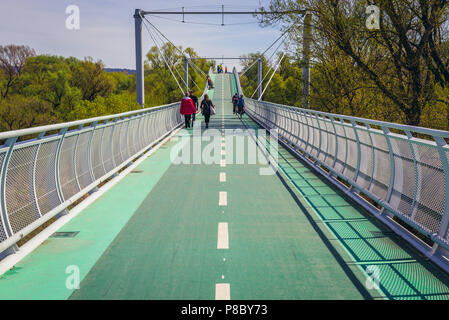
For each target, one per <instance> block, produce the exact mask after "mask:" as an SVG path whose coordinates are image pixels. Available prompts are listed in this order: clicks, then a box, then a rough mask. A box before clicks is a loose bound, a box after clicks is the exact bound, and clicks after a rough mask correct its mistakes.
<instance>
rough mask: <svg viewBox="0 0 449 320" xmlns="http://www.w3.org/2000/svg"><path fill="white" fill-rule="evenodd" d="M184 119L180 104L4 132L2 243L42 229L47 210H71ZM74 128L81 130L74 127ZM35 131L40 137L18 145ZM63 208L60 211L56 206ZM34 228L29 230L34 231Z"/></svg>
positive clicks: (1, 151) (0, 208)
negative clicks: (73, 204)
mask: <svg viewBox="0 0 449 320" xmlns="http://www.w3.org/2000/svg"><path fill="white" fill-rule="evenodd" d="M97 119H100V120H97ZM182 122H183V121H182V118H181V115H180V114H179V104H178V103H175V104H171V105H167V106H162V107H155V108H151V109H145V110H141V111H136V112H130V113H127V114H122V115H117V116H114V115H113V116H106V117H101V118H96V119H87V120H83V121H78V122H73V123H67V124H57V125H52V126H47V127H42V130H41V131H40V128H33V129H26V130H25V131H26V133H23V134H22V131H17V135H16V136H14V134H15V133H16V131H13V132H6V133H0V136H2V135H3V136H7V138H3V140H6V141H7V143H6V144H5V145H4V146H3V147H1V148H0V169H1V170H0V177H1V184H0V194H1V198H0V200H1V206H0V213H1V215H0V246H1V247H2V248H3V249H6V248H7V245H8V246H10V245H12V244H14V242H15V241H17V238H18V237H13V236H15V235H16V233H18V232H19V231H21V230H23V229H24V228H26V227H27V226H29V225H30V224H33V228H35V227H37V226H38V225H39V222H37V224H34V222H35V221H37V220H39V219H40V218H43V215H46V214H47V213H50V212H52V215H55V214H57V213H59V212H60V210H59V207H62V208H66V207H67V206H68V205H70V203H71V201H70V200H73V199H78V198H79V197H81V196H82V195H83V193H87V192H88V191H90V190H88V189H89V188H90V187H93V186H95V185H98V184H99V183H100V182H101V181H102V180H104V179H105V178H106V177H108V176H110V175H111V174H112V173H114V172H115V171H117V170H118V169H120V168H121V167H123V166H124V165H126V164H127V162H129V161H130V160H131V159H132V158H134V157H136V156H138V155H140V154H142V153H143V152H144V151H145V150H146V149H147V148H148V147H150V146H151V144H153V143H154V142H156V140H158V139H160V138H162V137H163V136H165V135H166V134H167V133H169V132H170V131H172V130H174V129H175V128H177V127H179V126H180V125H181V124H182ZM75 124H76V125H75ZM84 124H86V125H90V126H86V127H84ZM73 127H78V128H77V129H73V130H69V129H70V128H73ZM44 128H45V129H47V130H44ZM27 130H28V131H27ZM57 130H59V133H58V134H53V135H49V136H45V132H46V131H53V132H54V131H57ZM29 131H33V133H34V134H36V135H37V134H39V137H38V138H36V139H34V140H29V141H24V142H21V143H16V141H17V139H18V138H19V137H20V136H21V135H28V134H30V133H29ZM88 187H89V188H88ZM61 205H63V206H61ZM57 207H58V210H59V212H56V210H53V209H56V208H57ZM61 210H63V209H61ZM42 221H43V220H42ZM40 224H42V222H41V223H40ZM28 229H29V230H28ZM28 229H27V233H29V232H30V231H31V230H32V229H30V228H28ZM21 236H23V233H22V235H21ZM9 238H12V239H9ZM8 239H9V240H8ZM10 242H11V243H10Z"/></svg>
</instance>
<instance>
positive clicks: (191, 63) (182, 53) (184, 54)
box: [143, 16, 206, 76]
mask: <svg viewBox="0 0 449 320" xmlns="http://www.w3.org/2000/svg"><path fill="white" fill-rule="evenodd" d="M143 18H144V19H145V20H146V21H147V22H148V23H149V24H150V26H152V27H153V28H154V29H155V30H156V31H157V33H158V34H160V35H161V36H162V37H163V38H164V39H165V40H167V41H168V42H169V43H170V44H171V45H172V46H173V47H174V48H175V49H176V50H177V51H178V52H180V53H181V55H182V56H184V57H186V58H187V55H189V54H188V53H187V54H186V52H185V51H182V50H181V49H179V48H178V47H177V46H176V45H175V44H174V43H173V42H172V41H170V39H168V38H167V37H166V36H165V35H164V34H163V33H162V32H161V31H160V30H159V29H158V28H157V27H156V26H155V25H154V24H153V23H151V22H150V21H149V20H148V19H147V18H146V17H145V16H144V17H143ZM189 58H191V57H190V55H189ZM189 60H191V59H188V61H187V63H189V62H190V65H191V66H192V67H194V68H196V69H197V70H198V71H200V72H201V73H202V74H203V75H204V76H206V74H205V73H204V72H203V70H201V69H200V68H198V67H197V66H196V65H195V63H193V62H192V61H189Z"/></svg>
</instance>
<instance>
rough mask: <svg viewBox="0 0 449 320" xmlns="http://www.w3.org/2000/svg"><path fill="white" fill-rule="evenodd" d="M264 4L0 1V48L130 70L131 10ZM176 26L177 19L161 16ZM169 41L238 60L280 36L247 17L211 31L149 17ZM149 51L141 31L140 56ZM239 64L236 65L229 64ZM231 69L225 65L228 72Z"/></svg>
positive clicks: (198, 19)
mask: <svg viewBox="0 0 449 320" xmlns="http://www.w3.org/2000/svg"><path fill="white" fill-rule="evenodd" d="M268 3H269V0H260V1H259V0H245V1H244V2H243V1H238V0H228V1H226V2H221V1H213V0H210V1H204V0H188V1H187V0H182V1H181V0H165V1H162V0H152V1H148V0H147V1H139V0H126V1H125V0H121V1H120V0H70V1H65V0H38V1H36V0H1V1H0V44H1V45H6V44H10V43H13V44H21V45H29V46H30V47H32V48H34V49H35V50H36V52H37V53H38V54H55V55H62V56H65V57H69V56H74V57H77V58H80V59H83V58H84V57H87V56H91V57H93V58H94V59H95V60H97V59H101V60H102V61H103V62H104V63H105V65H106V66H107V67H111V68H130V69H135V49H134V45H135V44H134V18H133V14H134V10H135V9H136V8H140V9H143V10H159V9H168V8H173V9H175V8H176V9H179V10H180V9H181V7H182V6H185V7H186V8H185V10H186V11H188V10H214V9H215V10H220V9H221V5H222V4H224V5H225V9H227V10H234V11H243V10H250V9H252V10H254V9H255V8H257V7H259V5H260V4H262V5H267V4H268ZM69 5H76V6H78V7H79V9H80V29H79V30H68V29H67V28H66V27H65V23H66V19H67V17H68V15H67V14H66V13H65V11H66V8H67V6H69ZM163 17H165V18H169V19H176V20H181V19H182V17H181V16H163ZM148 18H149V19H150V21H151V22H152V23H154V24H155V25H156V26H157V27H158V28H159V29H160V30H161V31H162V32H163V33H164V34H165V35H166V36H167V37H168V39H170V40H171V41H173V42H174V43H175V44H176V45H182V46H183V47H188V46H190V47H193V48H194V49H195V51H196V52H197V53H198V54H200V55H201V56H209V57H210V56H214V57H215V56H218V57H221V56H222V55H224V56H227V57H231V56H232V57H239V56H240V55H242V54H247V53H249V52H257V51H263V50H264V49H265V48H267V47H268V46H269V45H270V44H271V43H272V42H273V41H274V40H275V39H276V38H277V37H278V36H279V35H280V33H279V30H278V28H276V27H269V28H261V27H260V26H259V25H258V24H257V23H255V22H256V21H255V19H254V18H253V17H252V16H240V15H239V16H226V17H225V23H229V24H235V23H250V22H253V23H252V24H240V25H228V26H224V27H223V26H220V25H218V26H215V25H200V24H191V23H182V22H176V21H171V20H166V19H162V18H160V17H151V16H149V17H148ZM185 20H186V22H194V23H217V24H220V23H221V16H198V15H190V16H189V15H186V17H185ZM151 45H152V42H151V39H150V37H149V35H148V33H147V31H146V30H145V29H144V51H145V52H146V51H148V49H149V48H150V46H151ZM234 63H238V62H234ZM234 63H231V62H229V61H228V62H227V63H225V64H227V65H228V66H229V67H232V65H233V64H234Z"/></svg>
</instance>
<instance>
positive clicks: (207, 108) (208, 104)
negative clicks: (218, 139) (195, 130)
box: [201, 94, 215, 129]
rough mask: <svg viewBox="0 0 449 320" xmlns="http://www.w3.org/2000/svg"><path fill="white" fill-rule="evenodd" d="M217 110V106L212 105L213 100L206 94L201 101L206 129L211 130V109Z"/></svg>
mask: <svg viewBox="0 0 449 320" xmlns="http://www.w3.org/2000/svg"><path fill="white" fill-rule="evenodd" d="M212 108H215V105H214V104H213V103H212V100H211V99H210V98H209V96H208V95H207V94H206V95H204V99H203V101H201V114H202V115H203V116H204V121H205V122H206V129H207V128H209V119H210V115H211V113H212V112H211V111H212V110H211V109H212Z"/></svg>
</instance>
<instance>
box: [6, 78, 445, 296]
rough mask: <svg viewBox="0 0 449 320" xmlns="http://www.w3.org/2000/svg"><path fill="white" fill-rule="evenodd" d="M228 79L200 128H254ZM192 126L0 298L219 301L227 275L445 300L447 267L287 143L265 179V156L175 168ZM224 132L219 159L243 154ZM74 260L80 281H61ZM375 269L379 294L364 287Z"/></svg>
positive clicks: (255, 291) (236, 283) (260, 283)
mask: <svg viewBox="0 0 449 320" xmlns="http://www.w3.org/2000/svg"><path fill="white" fill-rule="evenodd" d="M232 81H233V75H230V74H219V75H216V76H215V79H214V85H215V89H214V90H213V91H214V92H211V94H212V95H211V96H213V100H214V103H215V105H216V106H217V114H216V115H215V116H213V117H212V120H211V123H210V126H209V128H210V129H212V130H210V131H209V133H208V132H204V131H203V132H204V135H205V136H211V137H212V138H213V137H217V136H218V137H219V139H220V143H221V142H222V141H221V134H222V131H223V129H246V128H254V129H256V128H257V126H256V124H255V123H254V122H252V121H251V120H250V119H249V118H248V117H247V116H246V115H245V116H244V117H243V120H240V119H238V118H237V117H236V116H235V115H233V114H232V104H231V95H232V93H234V92H231V91H234V90H235V84H233V83H232ZM231 88H232V89H231ZM198 118H199V119H198V120H197V121H198V122H199V121H201V120H202V117H198ZM201 126H202V128H203V130H204V126H205V125H204V122H202V123H201ZM192 134H193V131H192V130H185V129H182V130H181V131H180V132H179V134H178V135H177V137H175V138H173V139H172V140H171V141H169V142H167V143H166V144H165V145H164V146H162V147H161V148H160V149H159V150H158V151H157V152H155V153H154V154H153V155H152V156H150V157H149V158H148V159H146V160H145V161H144V162H142V163H141V164H140V165H139V166H138V167H137V168H136V170H135V173H130V174H128V175H127V176H126V177H124V178H123V179H122V180H121V181H120V182H119V183H118V184H116V185H115V186H114V187H112V188H111V189H110V190H109V191H108V192H106V193H105V194H103V195H102V196H101V197H100V198H99V199H98V200H97V201H95V202H94V203H93V204H91V205H90V206H88V207H87V208H86V209H85V210H84V211H83V212H81V213H80V214H79V215H78V216H76V217H75V218H74V219H72V220H71V221H70V222H69V223H67V224H66V225H65V226H64V227H62V228H61V229H60V230H59V231H78V232H79V233H78V234H77V235H76V236H75V237H73V238H54V237H50V238H49V239H48V240H46V241H45V242H44V243H43V244H42V245H41V246H39V247H38V248H37V249H36V250H35V251H34V252H32V253H31V254H29V255H28V256H26V257H25V258H24V259H23V260H22V261H21V262H20V263H18V264H17V265H16V266H15V267H14V268H13V269H12V270H10V271H9V272H7V273H5V274H4V275H3V276H2V277H1V279H0V299H214V298H215V294H216V285H217V284H221V283H226V284H228V285H229V288H230V298H231V299H448V298H449V279H448V276H447V275H446V274H445V273H443V272H441V271H440V270H439V269H438V268H437V267H435V266H434V265H433V264H431V263H429V262H428V261H427V260H426V259H425V258H423V257H422V256H421V255H419V254H418V253H417V251H415V250H414V249H412V248H411V247H410V246H408V245H407V244H406V243H404V242H403V241H401V240H400V239H398V238H397V237H395V236H394V235H392V234H391V233H388V230H387V229H386V228H385V227H383V226H382V225H380V224H379V223H378V222H377V221H376V220H375V218H374V217H371V216H370V215H369V214H367V213H366V212H364V211H363V210H362V209H361V208H359V207H357V206H355V205H354V204H352V203H350V202H349V201H348V200H347V199H346V198H345V197H344V196H343V195H341V194H340V193H339V192H337V191H336V190H335V189H334V188H332V187H331V186H329V185H328V184H326V183H325V182H324V181H323V180H321V179H320V177H318V176H316V175H315V174H313V173H312V171H311V170H310V169H309V168H308V167H307V166H306V165H305V164H303V163H302V162H301V161H299V160H297V159H296V158H295V157H293V156H292V155H291V154H290V153H289V152H288V151H287V150H285V149H283V148H282V147H281V146H279V171H278V173H277V174H275V175H266V176H263V175H260V174H259V169H260V168H261V167H266V165H262V164H232V163H226V165H225V166H224V164H221V165H220V164H212V165H206V164H179V165H176V164H172V162H171V161H170V154H171V152H172V149H173V148H174V147H175V146H177V145H178V144H179V143H182V141H183V140H182V137H187V136H191V135H192ZM236 134H238V133H236ZM180 137H181V139H179V138H180ZM228 139H229V137H227V138H226V139H225V141H223V145H222V146H223V150H224V151H225V152H226V154H223V155H220V159H221V158H225V157H226V156H227V155H228V154H229V153H230V151H231V150H232V151H233V152H235V151H236V149H235V148H236V147H235V143H234V145H233V146H232V148H231V145H232V144H230V140H228ZM190 143H191V142H189V141H187V142H185V146H186V147H188V146H189V144H190ZM246 147H247V146H246ZM264 147H266V150H270V149H269V148H268V147H269V141H268V140H267V144H266V146H264ZM202 148H203V153H206V154H208V150H206V149H205V148H207V143H203V145H202ZM193 150H195V149H193ZM245 163H247V161H245ZM224 174H225V176H226V180H225V181H224V179H223V178H224ZM220 194H221V196H220ZM225 195H226V196H225ZM220 199H221V200H220ZM220 201H221V202H220ZM220 223H227V226H228V229H227V235H228V242H226V240H223V239H225V238H226V237H224V238H221V237H219V224H220ZM220 235H222V233H220ZM219 238H220V241H218V240H217V239H219ZM222 240H223V241H224V242H223V243H225V245H224V247H223V248H217V242H220V243H221V241H222ZM226 244H228V246H226ZM72 265H74V266H77V267H78V268H79V270H80V280H81V283H80V288H79V289H68V288H67V287H66V280H67V277H69V274H68V273H66V270H67V267H68V266H72ZM373 266H374V268H377V270H378V271H379V274H378V275H379V278H380V289H378V290H377V289H376V288H370V287H369V286H366V284H367V277H368V273H367V269H368V268H371V270H372V268H373Z"/></svg>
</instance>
